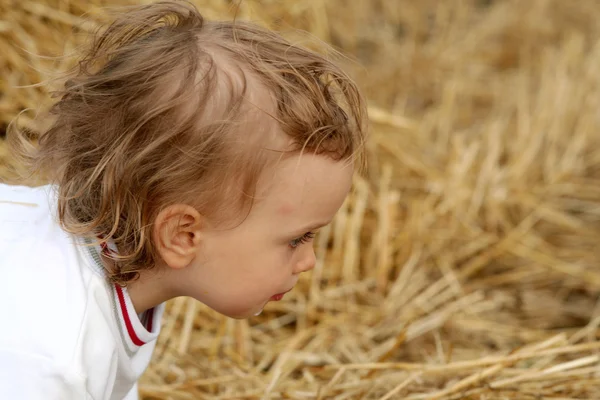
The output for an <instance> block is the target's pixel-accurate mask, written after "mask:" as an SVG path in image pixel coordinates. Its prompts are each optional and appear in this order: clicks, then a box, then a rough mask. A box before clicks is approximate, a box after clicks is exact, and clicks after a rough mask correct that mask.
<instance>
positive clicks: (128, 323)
mask: <svg viewBox="0 0 600 400" xmlns="http://www.w3.org/2000/svg"><path fill="white" fill-rule="evenodd" d="M115 288H116V289H117V296H118V297H119V305H120V306H121V314H122V315H123V320H124V321H125V327H126V328H127V333H129V337H130V338H131V341H132V342H133V344H135V345H136V346H143V345H145V344H146V342H144V341H142V340H140V338H139V337H138V336H137V335H136V333H135V330H134V329H133V325H132V324H131V318H130V317H129V312H127V306H126V304H125V295H124V294H123V288H121V286H119V285H115Z"/></svg>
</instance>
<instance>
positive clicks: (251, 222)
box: [183, 155, 352, 318]
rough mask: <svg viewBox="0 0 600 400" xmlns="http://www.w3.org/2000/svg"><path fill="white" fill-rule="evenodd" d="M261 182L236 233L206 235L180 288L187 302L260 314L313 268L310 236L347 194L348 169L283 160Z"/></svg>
mask: <svg viewBox="0 0 600 400" xmlns="http://www.w3.org/2000/svg"><path fill="white" fill-rule="evenodd" d="M265 176H268V177H269V178H268V179H263V180H262V182H259V184H258V187H257V197H258V200H257V201H256V202H255V204H254V206H253V208H252V210H251V212H250V214H249V215H248V217H247V218H246V219H245V220H244V221H243V222H242V223H241V224H240V225H239V226H237V227H235V228H234V229H230V230H218V229H209V230H207V231H205V233H204V235H203V239H202V245H201V246H200V247H201V248H200V249H199V250H198V254H197V256H196V258H195V260H194V262H193V263H192V265H190V267H191V268H189V271H188V272H189V274H188V275H187V278H189V279H186V282H185V283H183V284H184V286H185V287H184V291H185V292H186V293H185V294H186V295H188V296H191V297H194V298H196V299H197V300H199V301H201V302H203V303H205V304H206V305H208V306H209V307H211V308H213V309H214V310H216V311H218V312H220V313H222V314H225V315H227V316H230V317H234V318H246V317H249V316H252V315H254V314H256V313H258V312H260V311H261V310H262V309H263V307H264V306H265V305H266V304H267V303H268V302H269V301H276V300H279V299H280V298H281V294H283V293H285V292H288V291H290V290H292V288H293V287H294V285H295V284H296V282H297V281H298V278H299V275H300V274H301V273H302V272H305V271H309V270H311V269H312V268H314V265H315V253H314V250H313V242H312V237H313V235H314V233H315V232H316V230H317V229H318V228H320V227H322V226H324V225H326V224H328V223H329V222H330V221H331V220H332V219H333V216H334V215H335V213H336V212H337V211H338V209H339V208H340V207H341V205H342V203H343V202H344V199H345V198H346V196H347V195H348V192H349V190H350V186H351V183H352V166H351V165H349V164H348V163H346V162H335V161H333V160H331V159H329V158H327V157H324V156H314V155H303V156H301V157H300V156H295V157H291V158H289V159H287V160H284V161H281V163H280V164H279V165H278V166H277V167H276V171H275V173H274V174H273V173H271V174H268V173H267V174H265Z"/></svg>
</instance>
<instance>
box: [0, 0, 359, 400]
mask: <svg viewBox="0 0 600 400" xmlns="http://www.w3.org/2000/svg"><path fill="white" fill-rule="evenodd" d="M49 117H50V120H49V123H48V128H47V129H46V130H44V131H43V132H42V133H41V134H40V137H39V141H38V143H37V144H36V145H35V146H34V145H32V144H31V142H30V141H29V140H28V139H27V135H26V134H25V133H23V132H21V131H20V130H19V129H18V127H17V126H16V125H15V124H13V125H12V126H11V127H10V129H9V142H10V145H11V146H12V149H13V150H12V151H13V152H14V153H15V154H16V155H19V156H20V157H21V159H22V161H24V162H26V163H27V165H29V167H30V170H31V171H32V172H33V173H36V174H37V175H41V176H44V177H45V178H46V179H47V181H48V182H49V184H48V185H47V186H41V187H36V188H29V187H25V186H8V185H3V184H0V273H1V276H2V282H3V289H2V291H0V319H1V320H2V329H0V370H1V373H0V398H1V399H20V400H37V399H44V400H68V399H82V400H83V399H94V400H108V399H135V398H137V386H136V382H137V380H138V378H139V377H140V375H141V374H142V373H143V371H144V370H145V368H146V367H147V365H148V363H149V361H150V358H151V355H152V351H153V348H154V343H155V341H156V338H157V336H158V334H159V330H160V322H161V314H162V313H163V310H164V303H165V302H166V301H167V300H169V299H172V298H174V297H178V296H191V297H192V298H194V299H196V300H198V301H200V302H202V303H204V304H206V305H207V306H208V307H211V308H212V309H214V310H216V311H217V312H219V313H222V314H224V315H226V316H229V317H233V318H247V317H249V316H252V315H255V314H257V313H259V312H260V311H261V310H262V309H263V307H265V305H266V304H267V303H268V302H270V301H278V300H281V299H282V298H283V296H284V294H285V293H287V292H288V291H290V290H292V289H293V287H294V285H295V284H296V282H297V280H298V277H299V275H300V274H301V273H302V272H305V271H309V270H310V269H312V268H313V267H314V264H315V254H314V252H313V246H312V243H311V241H312V239H313V237H314V235H315V232H316V231H317V230H318V229H319V228H320V227H322V226H324V225H326V224H328V223H329V222H330V221H331V220H332V218H333V216H334V214H335V213H336V212H337V210H338V209H339V208H340V206H341V205H342V203H343V201H344V199H345V197H346V196H347V194H348V192H349V190H350V186H351V181H352V175H353V170H355V169H357V167H361V166H362V164H363V163H364V162H363V160H364V156H363V152H364V150H363V149H364V146H363V144H364V137H365V109H364V102H363V100H362V98H361V95H360V93H359V91H358V89H357V88H356V86H355V84H354V83H353V82H352V81H351V79H349V77H348V76H347V75H346V74H345V73H344V72H343V71H342V70H341V69H340V68H338V67H337V66H335V65H334V64H333V63H332V62H331V61H329V60H328V59H326V58H325V57H323V56H321V55H318V54H316V53H314V52H312V51H309V50H306V49H304V48H301V47H299V46H297V45H294V44H292V43H290V42H288V41H286V40H285V39H283V38H282V37H281V36H280V35H278V34H276V33H273V32H270V31H268V30H266V29H263V28H260V27H258V26H256V25H253V24H250V23H244V22H239V21H238V22H211V21H206V20H204V19H203V18H202V16H201V15H200V14H199V12H198V11H197V10H196V9H195V8H194V7H193V6H192V5H190V4H188V3H185V2H174V1H173V2H158V3H154V4H151V5H144V6H137V7H134V8H130V9H127V11H126V12H123V13H122V14H121V15H120V16H118V17H117V18H116V19H115V20H114V22H113V23H112V24H110V25H109V26H107V27H105V28H104V29H103V30H101V31H100V32H99V33H98V34H97V35H96V36H95V37H94V38H93V40H92V42H91V46H90V49H89V50H88V51H87V52H86V53H85V54H84V55H83V56H82V58H81V61H80V62H79V64H78V67H77V69H76V71H75V72H74V73H73V76H72V77H71V78H70V79H68V80H66V83H65V84H64V87H63V88H62V89H61V91H60V92H59V93H57V100H56V102H55V103H54V105H53V107H52V108H51V110H50V115H49Z"/></svg>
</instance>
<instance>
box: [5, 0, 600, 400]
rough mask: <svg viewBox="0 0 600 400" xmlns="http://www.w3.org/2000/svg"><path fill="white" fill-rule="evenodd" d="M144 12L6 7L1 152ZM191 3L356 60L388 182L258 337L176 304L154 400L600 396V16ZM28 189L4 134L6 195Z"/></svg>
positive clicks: (557, 9) (596, 11)
mask: <svg viewBox="0 0 600 400" xmlns="http://www.w3.org/2000/svg"><path fill="white" fill-rule="evenodd" d="M135 2H136V1H135V0H91V1H82V0H46V1H33V0H25V1H8V2H7V1H4V2H0V137H2V136H3V133H4V131H5V129H6V126H7V125H8V124H9V123H10V122H11V121H13V120H14V118H15V117H16V116H17V114H18V113H19V112H21V111H22V110H23V109H26V108H31V109H33V110H37V111H40V112H42V114H43V111H44V110H46V109H47V107H48V105H49V104H50V102H49V98H48V93H49V91H50V89H51V86H52V85H54V84H55V83H57V82H53V81H51V82H50V83H51V85H50V86H46V85H38V84H39V83H41V82H45V81H47V80H49V79H51V78H53V77H54V75H55V74H56V73H57V72H60V71H64V70H66V69H68V68H69V67H70V66H72V65H73V62H74V60H73V58H72V57H71V56H70V54H71V53H73V52H74V50H75V49H77V47H78V46H80V45H81V44H82V43H83V39H84V33H85V32H88V31H90V30H93V29H94V28H95V27H96V26H98V24H99V23H100V22H102V21H104V20H105V18H106V15H107V13H106V11H105V10H104V9H103V7H104V6H113V5H126V4H134V3H135ZM144 2H147V1H144ZM194 2H195V3H196V4H197V5H198V6H199V8H200V9H201V10H202V11H203V12H204V14H205V15H206V16H207V17H208V18H226V19H229V18H232V17H233V16H234V15H235V16H236V18H238V19H252V20H254V21H256V22H258V23H261V24H264V25H265V26H268V27H272V28H278V29H281V30H282V31H283V32H284V33H285V34H286V35H288V36H289V37H290V39H291V40H293V41H294V42H296V43H305V44H309V43H310V42H311V39H310V38H307V37H306V35H304V34H302V33H299V32H297V31H295V29H302V30H305V31H307V32H308V33H309V34H311V35H313V36H314V37H315V38H317V39H320V40H323V41H325V42H328V43H331V44H333V45H334V46H336V47H337V48H338V49H339V50H340V51H342V53H344V54H346V55H347V56H348V58H345V59H344V58H340V60H339V61H340V62H341V63H343V64H344V66H345V68H346V69H347V70H348V71H349V73H350V74H351V75H352V76H354V77H355V78H356V80H357V82H358V83H359V85H360V86H361V87H362V88H363V90H364V93H365V95H366V96H367V97H368V99H369V106H368V114H369V120H370V136H369V141H368V143H367V149H368V151H369V155H368V158H369V160H370V169H369V171H368V173H366V174H365V175H364V176H362V177H356V179H355V181H354V183H355V185H354V189H353V191H352V193H351V194H350V196H349V198H348V199H347V201H346V202H345V203H344V205H343V207H342V209H341V210H340V212H339V213H338V215H337V216H336V218H335V220H334V221H333V223H332V225H331V226H329V227H326V228H325V229H323V230H322V231H321V232H320V234H319V236H318V237H317V238H316V240H315V243H316V249H315V250H316V258H317V264H316V268H315V270H314V271H313V272H312V275H309V276H305V277H303V278H302V279H300V281H299V283H298V285H297V287H296V289H295V290H294V291H292V292H291V293H290V294H289V295H288V296H286V299H285V301H283V302H278V303H276V304H269V305H268V306H267V307H266V309H265V310H264V312H263V313H262V314H261V315H260V316H258V317H254V318H251V319H249V320H248V321H234V320H229V319H227V318H225V317H223V316H221V315H219V314H217V313H216V312H214V311H212V310H210V309H208V308H207V307H206V306H204V305H202V304H199V303H196V302H195V301H193V300H190V299H184V298H180V299H175V300H173V301H171V302H169V303H168V305H167V311H166V313H165V316H164V319H163V321H162V323H163V326H162V333H161V336H160V338H159V341H158V343H157V347H156V351H155V354H154V357H153V360H152V363H151V365H150V367H149V369H148V371H147V372H146V373H145V374H144V376H143V377H142V379H141V382H140V393H141V397H142V398H143V399H146V400H163V399H164V400H167V399H280V398H287V399H323V400H325V399H339V400H341V399H358V398H361V399H386V400H389V399H397V398H402V399H415V400H417V399H445V400H450V399H477V400H483V399H535V400H538V399H541V398H552V399H565V400H566V399H582V398H586V399H597V398H600V358H599V357H600V329H599V326H600V306H599V304H600V301H599V296H600V269H599V267H598V266H599V265H600V251H599V250H598V249H599V247H598V238H599V237H600V134H599V132H600V118H598V109H600V72H599V71H598V65H599V64H600V40H599V38H600V25H599V24H598V23H597V21H598V20H600V8H598V7H597V4H596V3H595V2H594V1H591V0H590V1H588V0H581V1H577V2H565V1H562V0H546V1H519V0H496V1H480V0H467V1H464V0H448V1H443V2H442V1H419V2H416V1H411V0H394V1H392V0H373V1H368V2H367V1H355V2H348V1H341V0H328V1H322V0H319V1H311V2H306V1H300V0H290V1H286V2H279V1H274V0H264V1H257V0H245V1H243V2H233V3H232V2H229V1H225V0H195V1H194ZM311 47H313V48H316V49H318V48H322V46H321V45H319V44H318V43H312V44H311ZM63 54H66V55H67V56H66V57H59V58H56V57H58V56H62V55H63ZM338 58H339V57H338ZM18 123H19V126H22V127H24V128H26V129H29V130H30V131H31V132H32V133H34V134H35V133H36V132H39V131H40V130H42V129H43V128H44V123H43V120H42V119H39V118H36V114H35V112H26V113H24V114H23V115H22V116H21V117H20V118H19V121H18ZM33 136H34V135H33ZM18 171H21V172H22V166H19V165H17V164H16V160H15V159H14V157H12V155H11V154H10V151H9V149H8V148H7V147H6V145H5V143H4V142H2V140H1V138H0V181H5V180H6V181H8V180H9V179H10V180H11V181H12V180H13V179H14V178H15V175H16V173H17V172H18ZM32 183H33V182H32Z"/></svg>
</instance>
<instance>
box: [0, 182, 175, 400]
mask: <svg viewBox="0 0 600 400" xmlns="http://www.w3.org/2000/svg"><path fill="white" fill-rule="evenodd" d="M53 189H54V188H53V187H51V186H43V187H39V188H27V187H22V186H8V185H3V184H0V282H1V284H2V288H1V289H0V399H19V400H38V399H39V400H41V399H44V400H71V399H82V400H83V399H85V400H88V399H93V400H117V399H118V400H121V399H128V400H129V399H137V385H136V382H137V380H138V378H139V377H140V375H141V374H142V373H143V372H144V370H145V369H146V367H147V366H148V363H149V362H150V358H151V355H152V351H153V350H154V346H155V341H156V338H157V336H158V332H159V329H160V319H161V316H162V313H163V310H164V305H160V306H158V307H156V308H154V309H152V310H149V311H148V312H147V313H145V315H143V316H142V320H140V317H139V316H138V315H136V313H135V310H134V308H133V305H132V303H131V300H130V298H129V295H128V294H127V290H126V289H124V288H121V287H119V286H115V285H112V284H110V283H109V282H108V281H107V279H106V278H105V274H104V269H103V267H102V265H101V261H100V256H99V252H98V249H97V248H96V247H94V246H85V243H84V242H83V240H80V239H76V238H74V237H72V236H70V235H68V234H67V233H65V232H64V231H63V230H62V229H61V228H60V226H59V225H58V223H57V221H56V212H55V209H56V207H55V204H56V202H55V200H54V199H55V198H56V197H55V193H54V190H53Z"/></svg>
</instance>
